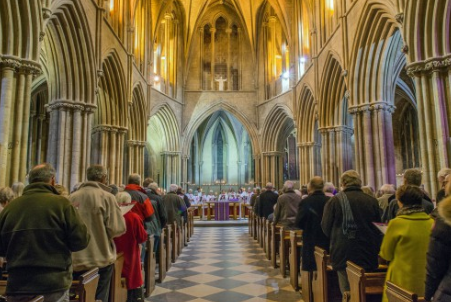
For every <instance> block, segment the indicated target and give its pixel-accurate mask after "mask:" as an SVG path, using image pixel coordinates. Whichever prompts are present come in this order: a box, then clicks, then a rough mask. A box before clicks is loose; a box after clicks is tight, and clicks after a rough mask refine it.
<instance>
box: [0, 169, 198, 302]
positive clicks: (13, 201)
mask: <svg viewBox="0 0 451 302" xmlns="http://www.w3.org/2000/svg"><path fill="white" fill-rule="evenodd" d="M55 177H56V172H55V169H54V168H53V167H52V166H51V165H49V164H46V163H44V164H40V165H37V166H35V167H34V168H33V169H32V170H31V171H30V173H29V175H28V182H29V184H28V185H27V186H25V185H24V184H22V183H15V184H14V185H13V186H12V187H11V188H9V187H5V188H0V204H1V209H0V210H1V213H0V256H1V257H2V258H1V260H2V262H1V264H2V265H1V266H0V267H4V268H5V269H6V271H7V285H6V295H7V300H8V301H13V302H14V301H30V300H31V299H33V297H35V296H38V295H39V296H43V297H44V301H69V299H70V298H71V294H72V293H71V292H70V290H69V289H70V286H71V283H72V280H76V279H77V278H78V277H79V276H81V275H82V274H84V273H86V272H87V271H89V270H91V269H93V268H98V275H99V280H98V285H97V289H96V293H95V299H96V301H103V302H107V301H109V293H110V288H111V286H112V285H111V280H112V274H113V269H114V262H115V261H116V257H117V255H118V254H119V253H123V257H124V264H123V268H122V277H125V279H126V287H127V302H134V301H143V300H144V296H143V284H144V279H143V264H144V261H145V255H146V254H145V252H144V251H145V245H144V243H145V242H146V241H147V240H148V236H153V238H154V250H153V251H152V252H155V253H157V254H158V251H159V249H158V246H159V244H160V242H159V239H160V238H159V237H160V234H161V232H162V229H163V228H165V226H166V225H167V224H171V223H173V222H176V223H177V225H182V224H183V223H186V222H187V209H188V208H189V207H190V201H189V198H188V197H187V196H186V195H185V194H184V192H183V190H182V189H181V188H180V187H179V186H178V185H175V184H171V185H170V186H169V188H168V192H167V194H164V192H162V190H161V189H160V188H159V186H158V184H157V183H156V182H154V180H153V179H151V178H146V179H144V180H142V179H141V176H140V175H138V174H131V175H129V177H128V181H127V184H126V185H123V186H116V185H114V184H109V183H108V170H107V168H106V167H104V166H101V165H92V166H90V167H89V168H88V169H87V181H86V182H84V183H80V184H77V185H75V186H74V188H72V190H71V192H70V193H68V190H67V189H66V188H64V187H62V186H59V185H57V184H56V183H55ZM156 259H158V257H156ZM3 264H6V265H3Z"/></svg>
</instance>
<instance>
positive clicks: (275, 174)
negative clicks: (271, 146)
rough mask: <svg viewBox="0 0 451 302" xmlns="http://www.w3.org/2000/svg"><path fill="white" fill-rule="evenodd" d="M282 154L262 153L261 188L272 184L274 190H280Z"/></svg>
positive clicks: (273, 152) (274, 152)
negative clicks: (268, 183) (269, 183)
mask: <svg viewBox="0 0 451 302" xmlns="http://www.w3.org/2000/svg"><path fill="white" fill-rule="evenodd" d="M283 158H284V153H283V152H277V151H272V152H264V153H263V163H262V175H263V179H262V182H263V183H262V186H265V184H266V183H267V182H272V183H273V184H274V186H275V187H276V188H280V187H282V185H283V173H280V171H282V170H283Z"/></svg>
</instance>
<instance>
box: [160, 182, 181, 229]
mask: <svg viewBox="0 0 451 302" xmlns="http://www.w3.org/2000/svg"><path fill="white" fill-rule="evenodd" d="M178 187H179V186H178V185H175V184H172V185H170V186H169V190H168V191H169V192H168V194H166V195H164V197H163V202H164V205H165V206H166V210H167V213H168V223H174V221H175V222H177V225H178V226H180V225H182V216H181V215H182V212H183V210H184V207H185V205H184V201H183V200H182V199H181V198H180V197H179V196H178V195H177V189H178Z"/></svg>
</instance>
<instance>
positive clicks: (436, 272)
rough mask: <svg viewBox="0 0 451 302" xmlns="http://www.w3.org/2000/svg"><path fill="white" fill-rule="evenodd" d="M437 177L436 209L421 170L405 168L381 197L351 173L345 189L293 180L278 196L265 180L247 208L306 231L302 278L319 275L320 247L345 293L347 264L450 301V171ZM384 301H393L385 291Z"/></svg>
mask: <svg viewBox="0 0 451 302" xmlns="http://www.w3.org/2000/svg"><path fill="white" fill-rule="evenodd" d="M438 180H439V183H440V186H441V189H440V191H439V192H438V194H437V196H436V198H435V204H434V202H433V198H431V196H429V194H428V193H427V192H426V191H425V190H424V189H423V188H422V172H421V171H420V170H418V169H408V170H406V171H405V173H404V175H403V184H402V185H400V186H399V187H398V188H396V187H395V185H394V184H384V185H383V186H381V188H380V189H379V190H378V191H377V192H376V193H375V191H374V190H373V189H372V188H371V187H368V186H363V185H362V180H361V177H360V175H359V174H358V173H357V172H356V171H354V170H349V171H346V172H344V173H343V174H342V175H341V177H340V190H339V189H337V188H335V186H334V185H333V184H332V183H330V182H325V181H324V180H323V179H322V178H321V177H318V176H316V177H313V178H312V179H311V180H310V182H309V183H308V184H307V185H306V186H302V187H301V190H296V189H295V188H294V183H293V182H292V181H286V182H285V184H284V187H283V188H282V189H281V190H278V191H276V190H275V188H274V186H273V184H272V183H267V184H266V186H265V188H264V189H262V190H261V191H260V189H259V188H256V190H255V194H254V195H253V198H251V200H250V204H251V206H252V210H253V212H254V213H255V215H256V216H257V217H261V218H265V219H267V220H269V221H270V222H272V223H274V224H275V225H276V226H277V227H283V228H284V229H285V230H302V249H301V255H300V257H301V260H300V262H301V274H303V273H307V272H310V273H313V272H315V271H317V267H316V262H315V257H314V251H315V247H320V248H322V249H324V250H326V251H327V252H328V253H329V255H330V264H331V266H332V269H333V270H334V271H336V274H337V277H338V286H339V288H340V292H341V293H342V295H344V294H345V293H349V291H350V284H349V280H348V275H347V271H346V268H347V262H348V261H350V262H353V263H354V264H356V265H357V266H359V267H361V268H363V269H364V270H365V271H366V272H376V271H378V270H379V268H380V267H381V264H383V265H388V268H387V272H386V279H385V280H386V281H390V282H392V283H394V284H396V285H397V286H399V287H401V288H403V289H405V290H407V291H409V292H412V293H415V294H417V295H418V296H420V297H424V299H425V300H426V301H440V302H444V301H451V169H449V168H444V169H442V170H441V171H440V172H439V173H438ZM281 265H282V264H281ZM382 301H383V302H387V301H388V298H387V295H386V286H385V287H384V292H383V294H382Z"/></svg>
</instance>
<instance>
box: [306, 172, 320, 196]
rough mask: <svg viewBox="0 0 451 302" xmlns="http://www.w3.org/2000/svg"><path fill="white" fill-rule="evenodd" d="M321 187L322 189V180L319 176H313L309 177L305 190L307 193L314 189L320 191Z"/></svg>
mask: <svg viewBox="0 0 451 302" xmlns="http://www.w3.org/2000/svg"><path fill="white" fill-rule="evenodd" d="M323 189H324V180H323V179H322V178H321V177H319V176H315V177H313V178H312V179H310V181H309V183H308V185H307V192H308V193H309V194H310V193H313V192H315V191H322V190H323Z"/></svg>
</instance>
